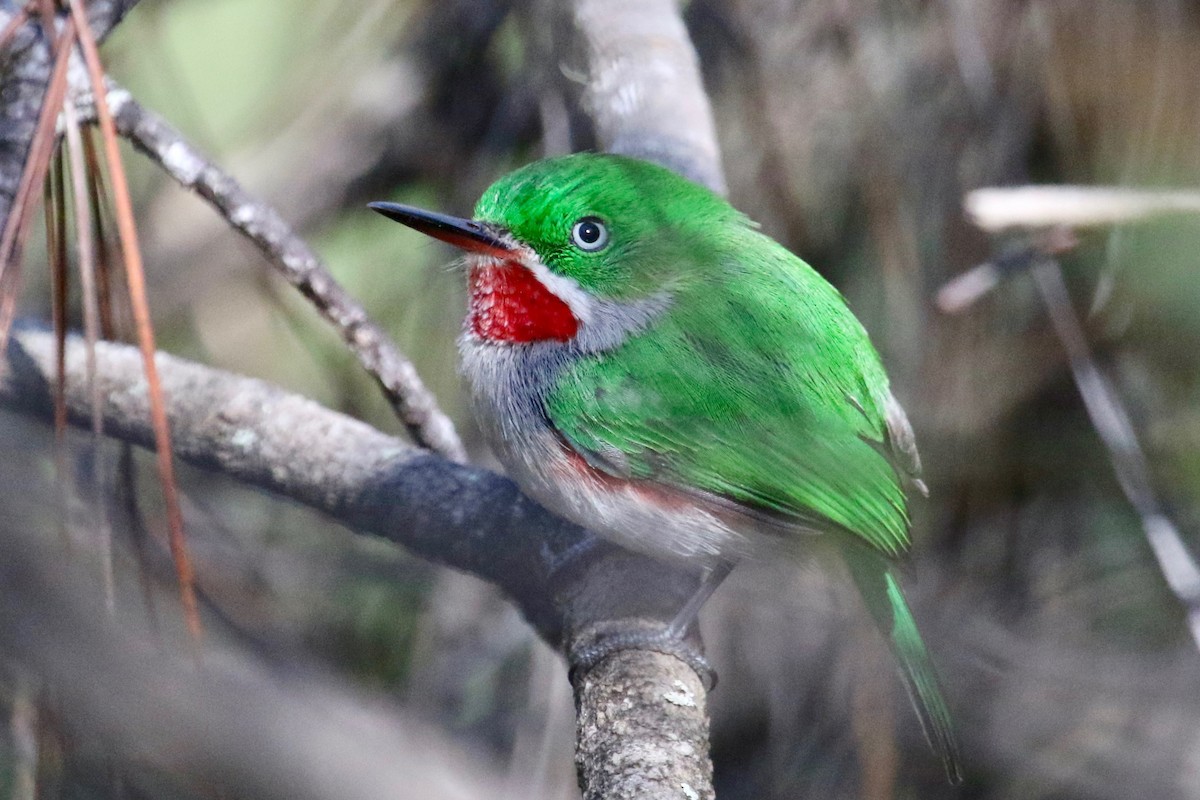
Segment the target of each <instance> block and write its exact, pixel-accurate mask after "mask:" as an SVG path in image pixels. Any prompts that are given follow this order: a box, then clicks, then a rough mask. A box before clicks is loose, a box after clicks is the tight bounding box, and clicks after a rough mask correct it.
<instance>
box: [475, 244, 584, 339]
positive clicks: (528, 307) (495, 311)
mask: <svg viewBox="0 0 1200 800" xmlns="http://www.w3.org/2000/svg"><path fill="white" fill-rule="evenodd" d="M481 262H482V263H474V264H472V265H471V272H470V276H469V277H468V279H467V286H468V289H469V291H470V310H469V311H468V313H467V324H468V325H469V326H470V328H471V332H472V333H474V334H475V335H476V336H478V337H479V338H480V339H484V340H486V341H490V342H510V343H524V342H539V341H543V340H546V339H554V340H556V341H559V342H565V341H567V340H568V339H571V338H572V337H574V336H575V333H576V332H577V331H578V330H579V320H577V319H575V315H574V314H572V313H571V308H570V306H568V305H567V304H566V303H564V302H563V301H562V300H560V299H559V298H558V297H557V296H556V295H555V294H554V293H553V292H551V291H550V290H549V289H547V288H546V287H545V286H544V285H543V284H542V282H541V281H539V280H538V279H537V278H536V277H535V276H534V274H533V272H531V271H530V270H528V269H526V268H525V267H524V266H523V265H522V264H521V262H519V261H515V260H511V259H510V260H505V261H501V260H499V259H490V258H489V259H487V260H486V261H483V260H482V259H481Z"/></svg>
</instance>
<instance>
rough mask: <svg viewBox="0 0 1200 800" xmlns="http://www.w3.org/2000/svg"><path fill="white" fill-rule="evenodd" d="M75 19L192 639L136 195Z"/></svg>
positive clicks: (189, 580)
mask: <svg viewBox="0 0 1200 800" xmlns="http://www.w3.org/2000/svg"><path fill="white" fill-rule="evenodd" d="M69 2H70V8H71V14H72V16H73V18H74V19H79V20H84V21H85V24H82V25H80V26H78V27H79V36H78V39H79V44H80V47H81V49H82V50H83V58H84V61H85V62H86V64H87V70H88V76H89V78H90V80H91V85H92V91H93V93H94V94H95V97H96V116H97V118H98V120H99V123H100V130H101V132H102V133H103V135H104V148H105V154H106V156H107V159H108V167H109V170H111V177H112V189H113V200H114V202H115V203H116V208H117V235H118V236H119V238H120V240H121V247H122V250H123V252H124V254H125V281H126V283H127V285H128V287H129V299H130V304H131V305H132V307H133V316H134V323H135V325H136V328H137V335H138V344H139V346H140V347H141V351H142V365H143V369H144V370H145V373H146V383H147V385H148V388H149V392H150V415H151V421H152V423H153V426H154V441H155V451H156V454H157V457H158V473H159V483H160V484H161V486H162V493H163V502H164V506H165V508H166V514H167V528H168V533H169V537H170V543H171V555H172V557H173V558H174V560H175V570H176V573H177V574H178V577H179V594H180V599H181V601H182V603H183V612H184V617H185V619H186V620H187V625H188V629H189V631H190V632H191V634H192V637H193V639H194V640H197V641H198V640H199V639H200V637H201V636H202V633H203V629H202V627H201V624H200V610H199V607H198V605H197V603H196V587H195V575H194V572H193V568H192V562H191V557H190V555H189V554H188V549H187V542H186V541H185V539H184V533H183V514H182V512H181V511H180V508H179V496H178V488H177V485H176V481H175V463H174V460H173V457H172V452H171V430H170V426H169V425H168V424H167V414H166V410H165V400H164V398H163V396H162V386H161V382H160V381H159V376H158V367H157V366H156V365H155V363H154V354H155V351H156V347H155V344H154V329H153V326H152V324H151V321H150V304H149V300H148V299H147V297H146V278H145V271H144V269H143V267H142V254H141V248H140V247H139V246H138V235H137V226H136V224H135V222H134V218H133V201H132V199H131V198H130V195H129V184H128V182H127V181H126V179H125V169H124V166H123V162H122V161H121V152H120V149H119V148H118V146H117V131H116V125H115V124H114V122H113V118H112V114H111V113H110V111H109V108H108V102H107V100H106V98H105V96H104V68H103V67H102V66H101V64H100V53H99V51H98V49H97V47H96V40H95V37H94V36H93V35H92V30H91V28H89V27H88V25H87V24H86V19H87V16H86V15H85V13H84V9H83V3H82V0H69Z"/></svg>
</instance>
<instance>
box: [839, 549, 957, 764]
mask: <svg viewBox="0 0 1200 800" xmlns="http://www.w3.org/2000/svg"><path fill="white" fill-rule="evenodd" d="M846 562H847V564H848V565H849V567H850V573H851V574H852V575H853V577H854V583H855V584H856V585H857V586H858V590H859V591H860V592H861V593H862V596H863V600H864V601H865V603H866V606H867V608H868V610H870V612H871V616H872V617H873V618H874V619H875V623H876V624H877V625H878V626H879V629H880V630H881V631H882V632H883V633H884V635H885V636H887V639H888V645H889V647H891V650H892V653H893V654H894V655H895V657H896V660H897V661H899V662H900V673H901V676H902V677H903V678H904V686H905V688H906V689H907V690H908V699H909V700H910V701H911V702H912V705H913V708H914V709H915V710H916V712H917V717H918V718H919V719H920V720H921V728H922V730H924V732H925V738H926V740H928V742H929V746H930V747H932V748H933V750H934V752H936V753H937V754H938V756H940V757H941V759H942V763H943V764H944V765H945V767H946V776H947V777H948V778H949V779H950V782H951V783H955V784H957V783H961V782H962V771H961V768H960V765H959V754H958V741H957V739H956V738H955V735H954V723H953V721H952V720H951V718H950V708H949V707H948V706H947V705H946V700H945V698H944V697H942V691H941V688H940V687H939V686H938V679H937V673H936V672H935V671H934V668H933V661H932V660H931V659H930V658H929V651H928V650H926V649H925V642H924V641H922V640H921V634H920V632H919V631H918V630H917V622H916V620H914V619H913V615H912V611H911V610H910V609H909V607H908V602H907V601H905V599H904V594H903V592H901V590H900V583H899V582H898V581H897V580H896V576H895V574H894V573H893V572H892V570H891V569H890V568H889V567H888V565H887V564H886V562H884V561H883V559H882V558H879V557H877V556H876V555H875V554H874V553H870V554H868V553H865V552H855V553H850V554H848V557H847V559H846Z"/></svg>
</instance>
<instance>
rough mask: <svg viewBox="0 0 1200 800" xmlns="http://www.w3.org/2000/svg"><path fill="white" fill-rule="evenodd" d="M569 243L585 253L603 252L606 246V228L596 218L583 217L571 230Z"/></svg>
mask: <svg viewBox="0 0 1200 800" xmlns="http://www.w3.org/2000/svg"><path fill="white" fill-rule="evenodd" d="M571 242H572V243H573V244H574V245H575V246H576V247H578V248H579V249H580V250H583V251H584V252H586V253H594V252H596V251H597V250H603V249H604V246H605V245H607V244H608V228H607V227H605V225H604V223H603V222H601V221H600V219H599V218H598V217H584V218H583V219H581V220H579V221H578V222H576V223H575V225H574V227H572V228H571Z"/></svg>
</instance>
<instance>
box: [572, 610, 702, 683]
mask: <svg viewBox="0 0 1200 800" xmlns="http://www.w3.org/2000/svg"><path fill="white" fill-rule="evenodd" d="M622 650H650V651H652V652H655V653H662V654H664V655H669V656H673V657H675V658H677V659H679V660H680V661H682V662H683V663H685V664H687V665H688V666H689V667H691V668H692V670H694V671H695V673H696V674H697V675H698V676H700V680H701V682H702V683H703V684H704V688H705V689H706V690H707V691H710V692H711V691H712V690H713V688H715V687H716V685H717V673H716V670H714V669H713V668H712V665H711V664H709V663H708V659H707V658H705V657H704V653H702V652H701V651H700V648H699V647H698V646H697V644H696V641H695V640H694V639H689V638H688V637H685V636H683V635H681V634H680V633H678V632H676V631H675V626H673V625H663V624H662V623H661V622H653V621H649V620H620V621H615V622H610V623H605V624H603V625H596V626H593V627H592V628H591V629H590V630H588V631H586V632H585V633H584V634H583V635H582V636H579V637H576V639H575V640H574V641H573V642H572V644H571V649H570V651H569V652H568V653H567V662H568V663H569V664H570V668H571V671H570V678H571V683H572V684H573V685H574V684H575V683H576V682H577V681H578V680H579V679H580V678H581V677H582V676H583V675H585V674H586V673H587V672H589V671H590V670H591V669H592V668H593V667H595V666H596V665H597V664H599V663H600V662H601V661H603V660H604V659H606V658H608V657H609V656H611V655H613V654H614V653H619V652H621V651H622Z"/></svg>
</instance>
